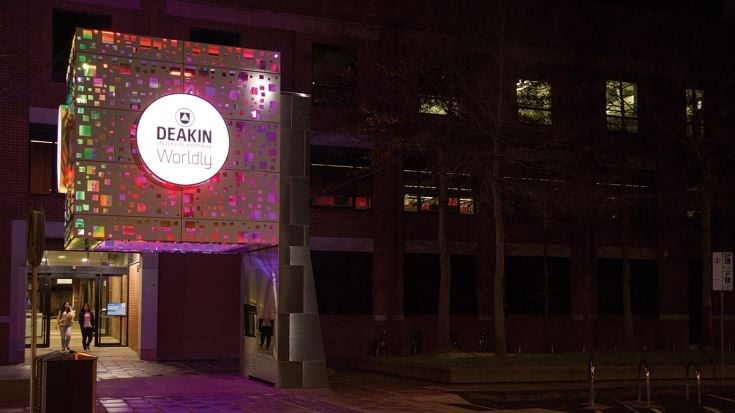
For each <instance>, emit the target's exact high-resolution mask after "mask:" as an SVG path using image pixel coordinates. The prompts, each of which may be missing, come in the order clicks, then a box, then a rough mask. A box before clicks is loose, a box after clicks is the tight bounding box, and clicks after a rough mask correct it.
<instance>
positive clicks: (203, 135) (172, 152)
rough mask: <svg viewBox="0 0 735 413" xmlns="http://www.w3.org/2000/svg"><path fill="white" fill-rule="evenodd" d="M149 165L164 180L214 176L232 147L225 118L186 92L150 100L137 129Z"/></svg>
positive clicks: (188, 181)
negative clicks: (151, 101)
mask: <svg viewBox="0 0 735 413" xmlns="http://www.w3.org/2000/svg"><path fill="white" fill-rule="evenodd" d="M136 141H137V145H138V152H139V154H140V157H141V159H142V160H143V163H144V164H145V166H146V168H148V170H149V171H150V172H151V173H152V174H153V175H155V176H156V177H157V178H158V179H160V180H162V181H163V182H167V183H171V184H176V185H196V184H200V183H202V182H205V181H207V180H208V179H209V178H211V177H213V176H214V175H215V174H216V173H217V172H219V170H220V169H221V168H222V165H224V163H225V161H226V160H227V154H228V152H229V150H230V135H229V133H228V131H227V125H226V124H225V120H224V119H223V118H222V116H221V115H220V114H219V112H218V111H217V109H216V108H215V107H214V106H212V105H211V104H210V103H209V102H207V101H206V100H204V99H202V98H200V97H198V96H194V95H188V94H184V93H176V94H173V95H167V96H164V97H162V98H160V99H157V100H155V101H154V102H153V103H151V104H150V105H149V106H148V107H147V108H146V109H145V111H143V114H142V115H141V117H140V121H139V122H138V127H137V130H136Z"/></svg>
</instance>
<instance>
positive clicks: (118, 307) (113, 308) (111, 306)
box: [107, 303, 128, 316]
mask: <svg viewBox="0 0 735 413" xmlns="http://www.w3.org/2000/svg"><path fill="white" fill-rule="evenodd" d="M127 306H128V305H127V303H107V315H108V316H111V315H126V314H127Z"/></svg>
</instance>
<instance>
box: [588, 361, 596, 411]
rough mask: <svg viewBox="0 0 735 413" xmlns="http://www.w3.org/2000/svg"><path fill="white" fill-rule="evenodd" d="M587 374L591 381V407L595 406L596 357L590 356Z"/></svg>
mask: <svg viewBox="0 0 735 413" xmlns="http://www.w3.org/2000/svg"><path fill="white" fill-rule="evenodd" d="M587 374H588V375H589V382H590V408H594V407H595V357H594V356H590V359H589V361H588V362H587Z"/></svg>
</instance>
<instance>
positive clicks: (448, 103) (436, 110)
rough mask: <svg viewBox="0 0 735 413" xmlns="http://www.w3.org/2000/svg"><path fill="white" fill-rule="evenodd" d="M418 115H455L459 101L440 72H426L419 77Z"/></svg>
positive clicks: (450, 83) (451, 86)
mask: <svg viewBox="0 0 735 413" xmlns="http://www.w3.org/2000/svg"><path fill="white" fill-rule="evenodd" d="M418 87H419V113H423V114H426V115H442V116H446V115H456V114H457V113H459V100H458V99H457V98H456V96H457V95H456V93H455V92H454V91H453V85H452V82H451V81H450V78H449V77H448V76H447V75H446V74H444V73H443V72H442V71H441V70H428V71H426V72H424V73H422V74H421V75H420V76H419V84H418Z"/></svg>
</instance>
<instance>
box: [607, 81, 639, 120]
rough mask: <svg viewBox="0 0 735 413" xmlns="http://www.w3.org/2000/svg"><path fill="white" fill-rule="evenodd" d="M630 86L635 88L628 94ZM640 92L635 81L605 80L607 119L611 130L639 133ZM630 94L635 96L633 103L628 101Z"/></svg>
mask: <svg viewBox="0 0 735 413" xmlns="http://www.w3.org/2000/svg"><path fill="white" fill-rule="evenodd" d="M628 87H632V88H633V93H632V94H626V89H627V88H628ZM611 91H612V92H613V93H611ZM638 92H639V91H638V84H637V83H635V82H628V81H625V80H606V81H605V120H606V124H607V130H608V131H609V132H622V133H638V131H639V113H640V109H639V105H638V102H639V100H640V99H639V98H638ZM629 96H633V103H632V105H631V104H629V102H627V101H626V98H627V97H629Z"/></svg>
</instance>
